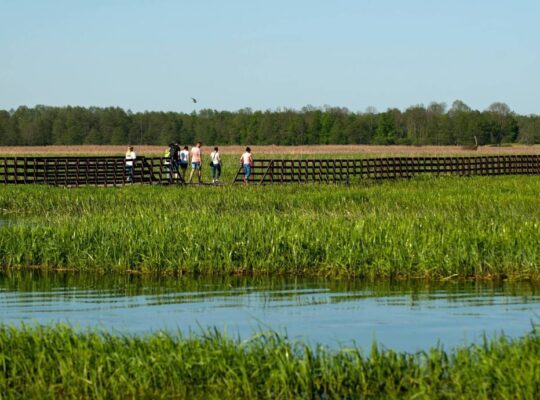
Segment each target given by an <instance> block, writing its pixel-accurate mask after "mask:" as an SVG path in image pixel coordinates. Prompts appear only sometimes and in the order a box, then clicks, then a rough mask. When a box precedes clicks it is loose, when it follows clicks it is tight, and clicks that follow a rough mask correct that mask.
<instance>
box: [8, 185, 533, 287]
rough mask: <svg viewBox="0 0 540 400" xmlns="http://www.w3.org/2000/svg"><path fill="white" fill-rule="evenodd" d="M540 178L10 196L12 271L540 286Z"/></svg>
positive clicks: (39, 189) (15, 189)
mask: <svg viewBox="0 0 540 400" xmlns="http://www.w3.org/2000/svg"><path fill="white" fill-rule="evenodd" d="M539 183H540V180H539V178H538V177H537V176H512V177H474V178H458V177H441V178H434V177H419V178H415V179H413V180H409V181H396V182H384V183H359V184H354V185H351V186H334V185H330V186H326V185H305V186H301V187H300V186H297V185H292V186H278V187H276V186H273V187H248V188H246V187H205V188H184V187H148V186H147V187H141V186H133V187H125V188H79V189H62V188H51V187H45V186H4V187H1V188H0V210H1V217H2V218H4V219H8V220H10V221H16V223H13V222H12V223H9V224H4V225H2V226H1V227H0V229H1V235H0V263H1V264H2V266H3V267H28V266H39V267H41V268H49V269H58V268H60V269H62V268H67V269H73V270H92V271H136V272H158V273H186V272H189V273H199V274H208V275H216V274H282V275H325V276H356V277H370V278H373V277H383V278H416V277H421V278H432V279H433V278H434V279H440V278H448V277H457V278H506V277H510V278H517V279H519V278H536V277H538V273H539V271H540V252H539V251H538V243H539V242H540V233H539V232H540V184H539Z"/></svg>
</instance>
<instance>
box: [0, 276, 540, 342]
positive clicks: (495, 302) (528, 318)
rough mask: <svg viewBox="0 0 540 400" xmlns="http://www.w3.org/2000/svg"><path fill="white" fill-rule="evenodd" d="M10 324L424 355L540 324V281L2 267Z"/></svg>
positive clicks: (1, 305)
mask: <svg viewBox="0 0 540 400" xmlns="http://www.w3.org/2000/svg"><path fill="white" fill-rule="evenodd" d="M0 320H1V321H2V322H3V323H7V324H20V323H21V322H25V323H36V322H37V323H40V324H45V323H53V322H68V323H70V324H72V325H75V326H80V327H81V328H85V327H96V328H100V329H106V330H108V331H112V332H116V333H121V334H145V333H149V332H154V331H157V330H169V331H177V330H180V331H182V332H184V333H189V332H194V333H198V332H199V333H200V332H201V329H204V328H206V327H214V326H215V327H218V328H219V329H223V330H226V331H227V332H228V334H229V335H233V336H237V335H239V336H240V337H242V338H246V337H249V336H251V335H253V334H254V333H256V332H259V331H261V330H268V329H272V330H276V331H278V332H280V333H286V334H287V335H288V336H289V338H294V339H301V340H304V341H307V342H309V343H312V344H314V343H323V344H326V345H328V346H330V347H338V346H344V345H350V344H352V343H356V344H357V345H359V346H361V347H363V348H364V349H369V347H370V346H371V344H372V342H373V340H374V339H375V340H376V341H377V342H378V343H380V344H382V345H383V346H385V347H387V348H392V349H395V350H400V351H416V350H420V349H427V348H429V347H431V346H434V345H437V344H442V345H443V346H444V348H451V347H453V346H456V345H468V344H471V343H473V342H478V341H480V340H481V339H482V336H483V335H484V334H486V335H488V336H493V335H496V334H501V333H504V334H506V335H508V336H512V337H517V336H522V335H524V334H526V333H527V332H529V331H530V330H531V327H532V322H535V323H538V322H539V321H540V285H538V284H533V283H502V282H499V283H467V282H465V283H464V282H461V283H446V284H427V283H420V282H416V283H415V282H401V283H390V282H383V283H373V282H371V283H367V282H359V281H353V282H343V281H325V280H316V279H260V278H214V279H209V278H188V277H183V278H170V279H161V280H156V279H148V278H141V277H138V276H113V277H111V276H99V275H80V274H75V273H67V274H62V273H54V274H43V273H39V272H15V273H14V272H11V273H9V274H6V273H0Z"/></svg>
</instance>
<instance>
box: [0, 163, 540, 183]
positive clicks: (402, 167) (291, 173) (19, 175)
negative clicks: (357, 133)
mask: <svg viewBox="0 0 540 400" xmlns="http://www.w3.org/2000/svg"><path fill="white" fill-rule="evenodd" d="M418 174H432V175H464V176H472V175H533V174H540V155H508V156H485V157H385V158H367V159H316V160H255V161H254V165H253V167H252V173H251V177H250V179H249V182H250V183H257V184H272V183H309V182H315V183H340V182H341V183H347V182H351V181H353V180H354V179H396V178H411V177H413V176H415V175H418ZM243 176H244V175H243V168H242V167H241V166H240V167H239V169H238V171H237V173H236V176H235V178H234V180H233V182H242V181H243ZM129 178H130V176H129V175H128V173H127V170H126V165H125V159H124V158H123V157H0V183H5V184H48V185H56V186H85V185H94V186H120V185H126V184H128V183H131V182H129V181H130V179H129ZM132 182H133V183H141V184H154V183H155V184H165V185H168V184H183V183H184V181H183V179H182V177H181V176H180V175H179V174H177V173H175V172H174V171H171V166H170V164H169V160H168V159H165V158H159V157H154V158H146V157H139V158H137V160H135V162H134V165H133V179H132Z"/></svg>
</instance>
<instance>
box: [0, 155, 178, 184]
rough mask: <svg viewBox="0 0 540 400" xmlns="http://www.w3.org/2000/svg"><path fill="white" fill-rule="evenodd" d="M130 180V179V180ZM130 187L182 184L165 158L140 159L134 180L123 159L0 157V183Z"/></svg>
mask: <svg viewBox="0 0 540 400" xmlns="http://www.w3.org/2000/svg"><path fill="white" fill-rule="evenodd" d="M131 178H132V179H131ZM130 179H131V181H132V182H133V183H147V184H151V183H160V184H182V183H184V181H183V180H182V177H181V176H179V174H175V173H172V172H171V171H170V164H169V160H168V159H165V158H159V157H157V158H147V157H139V158H137V160H135V162H134V163H133V176H132V177H130V176H129V174H128V171H127V169H126V162H125V159H124V157H0V183H5V184H31V183H37V184H48V185H55V186H85V185H94V186H118V185H125V184H128V183H131V182H130Z"/></svg>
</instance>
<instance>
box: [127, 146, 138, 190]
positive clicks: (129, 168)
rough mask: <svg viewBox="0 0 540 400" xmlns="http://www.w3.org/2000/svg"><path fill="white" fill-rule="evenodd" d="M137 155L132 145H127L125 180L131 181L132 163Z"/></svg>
mask: <svg viewBox="0 0 540 400" xmlns="http://www.w3.org/2000/svg"><path fill="white" fill-rule="evenodd" d="M136 159H137V155H136V154H135V152H134V151H133V146H129V147H128V148H127V151H126V181H127V182H133V163H134V161H135V160H136Z"/></svg>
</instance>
